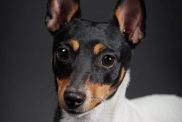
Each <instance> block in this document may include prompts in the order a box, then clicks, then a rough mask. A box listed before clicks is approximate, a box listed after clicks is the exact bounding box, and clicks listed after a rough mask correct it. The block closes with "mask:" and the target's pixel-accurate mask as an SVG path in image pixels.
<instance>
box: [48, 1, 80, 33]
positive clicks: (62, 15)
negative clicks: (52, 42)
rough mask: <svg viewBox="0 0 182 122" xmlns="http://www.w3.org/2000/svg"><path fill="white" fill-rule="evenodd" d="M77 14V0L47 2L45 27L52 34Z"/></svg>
mask: <svg viewBox="0 0 182 122" xmlns="http://www.w3.org/2000/svg"><path fill="white" fill-rule="evenodd" d="M79 14H80V7H79V0H49V1H48V6H47V15H46V20H45V21H46V26H47V28H48V30H49V31H50V32H52V33H53V32H55V31H56V30H58V29H60V28H61V27H63V26H64V25H65V24H67V23H69V22H70V21H71V20H72V19H73V17H75V16H78V15H79Z"/></svg>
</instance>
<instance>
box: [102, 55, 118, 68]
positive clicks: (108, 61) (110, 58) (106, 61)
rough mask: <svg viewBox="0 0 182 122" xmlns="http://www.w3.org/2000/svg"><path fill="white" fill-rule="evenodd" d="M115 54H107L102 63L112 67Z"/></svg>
mask: <svg viewBox="0 0 182 122" xmlns="http://www.w3.org/2000/svg"><path fill="white" fill-rule="evenodd" d="M114 60H115V58H114V56H111V55H105V56H104V57H103V59H102V65H104V66H107V67H110V66H112V65H113V64H114Z"/></svg>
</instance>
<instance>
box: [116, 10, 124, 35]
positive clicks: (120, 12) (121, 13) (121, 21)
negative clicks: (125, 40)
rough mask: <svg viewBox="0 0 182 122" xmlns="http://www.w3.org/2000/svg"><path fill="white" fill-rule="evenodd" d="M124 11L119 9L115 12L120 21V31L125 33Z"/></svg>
mask: <svg viewBox="0 0 182 122" xmlns="http://www.w3.org/2000/svg"><path fill="white" fill-rule="evenodd" d="M123 14H124V13H123V11H122V8H121V7H118V8H117V9H116V11H115V16H116V18H117V19H118V22H119V26H120V31H121V32H125V27H124V16H123Z"/></svg>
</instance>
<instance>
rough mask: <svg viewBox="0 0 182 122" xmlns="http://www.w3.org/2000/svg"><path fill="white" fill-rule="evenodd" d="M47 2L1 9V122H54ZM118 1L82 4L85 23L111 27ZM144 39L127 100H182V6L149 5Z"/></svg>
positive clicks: (157, 0) (20, 0) (171, 0)
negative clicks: (164, 96) (170, 97)
mask: <svg viewBox="0 0 182 122" xmlns="http://www.w3.org/2000/svg"><path fill="white" fill-rule="evenodd" d="M46 3H47V0H14V1H13V0H11V1H8V0H3V1H1V3H0V122H53V114H54V111H55V106H56V95H55V89H54V77H53V73H52V67H51V51H52V37H51V35H50V34H49V33H48V31H47V30H46V27H45V25H44V18H45V13H46ZM115 3H116V0H81V8H82V14H83V18H85V19H90V20H93V21H107V20H108V19H111V18H112V14H113V8H114V6H115ZM145 3H146V10H147V30H146V34H147V35H146V38H145V39H144V40H143V42H142V43H141V44H140V45H139V46H137V48H136V49H135V50H134V51H133V58H132V62H131V83H130V85H129V88H128V91H127V96H128V97H129V98H134V97H140V96H144V95H150V94H154V93H160V94H163V93H167V94H177V95H180V96H182V73H181V68H182V54H181V53H182V14H181V12H182V7H181V5H182V1H181V0H145Z"/></svg>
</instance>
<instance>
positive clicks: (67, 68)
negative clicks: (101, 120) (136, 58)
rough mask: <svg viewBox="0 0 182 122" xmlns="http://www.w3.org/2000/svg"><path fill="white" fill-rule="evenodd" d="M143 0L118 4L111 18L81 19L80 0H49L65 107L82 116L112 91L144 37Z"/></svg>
mask: <svg viewBox="0 0 182 122" xmlns="http://www.w3.org/2000/svg"><path fill="white" fill-rule="evenodd" d="M142 4H143V3H142V2H141V1H140V0H123V1H120V2H118V4H117V5H116V8H115V11H114V17H113V20H112V21H108V22H91V21H88V20H84V19H82V18H81V16H80V15H81V14H80V6H79V1H78V0H49V3H48V12H47V17H46V25H47V28H48V30H49V31H50V32H51V33H52V35H53V37H54V44H53V70H54V73H55V77H56V81H57V85H58V89H57V92H58V99H59V104H60V106H61V108H63V109H64V110H65V111H67V112H68V113H72V114H80V113H84V112H87V111H90V110H91V109H93V108H95V107H96V106H97V105H99V104H100V103H101V102H102V101H104V100H107V99H109V98H110V97H112V95H114V93H115V92H116V90H117V89H118V86H119V85H120V84H121V83H122V80H123V78H124V76H125V72H126V70H127V68H128V63H129V60H130V57H131V49H132V47H133V46H134V45H137V44H138V43H139V42H140V41H141V39H142V38H143V37H144V13H143V7H142V6H143V5H142Z"/></svg>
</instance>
